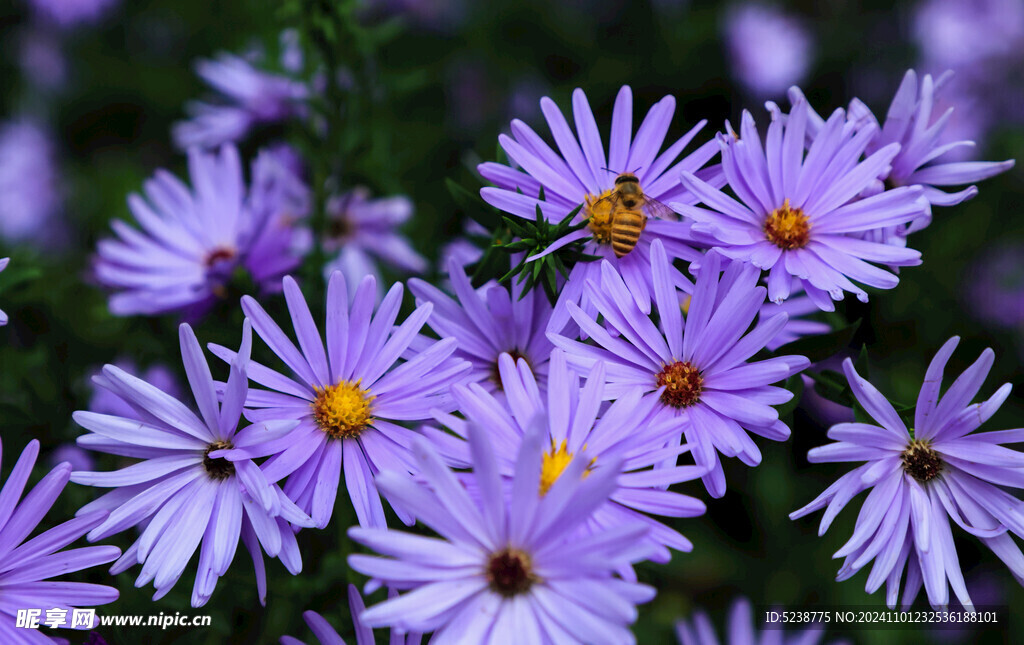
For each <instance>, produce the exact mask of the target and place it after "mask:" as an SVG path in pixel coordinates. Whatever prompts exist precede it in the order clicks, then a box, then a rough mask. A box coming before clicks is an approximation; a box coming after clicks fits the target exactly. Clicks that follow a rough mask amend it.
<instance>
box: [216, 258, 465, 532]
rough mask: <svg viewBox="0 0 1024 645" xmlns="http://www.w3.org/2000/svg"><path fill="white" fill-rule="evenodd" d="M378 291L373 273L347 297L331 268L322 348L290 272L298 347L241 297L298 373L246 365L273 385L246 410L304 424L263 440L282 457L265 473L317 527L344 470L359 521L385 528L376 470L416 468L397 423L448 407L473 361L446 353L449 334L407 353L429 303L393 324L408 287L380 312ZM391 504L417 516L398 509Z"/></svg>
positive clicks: (394, 291)
mask: <svg viewBox="0 0 1024 645" xmlns="http://www.w3.org/2000/svg"><path fill="white" fill-rule="evenodd" d="M376 292H377V285H376V280H375V279H374V278H373V276H366V277H364V278H363V281H362V282H361V283H360V285H359V288H358V289H356V292H355V294H354V296H353V298H352V301H351V302H350V301H349V297H348V288H347V287H346V284H345V279H344V277H343V276H342V275H341V273H338V272H335V273H334V274H333V275H331V278H330V282H329V284H328V288H327V324H326V331H327V343H326V351H325V344H324V341H323V339H322V337H321V335H320V331H319V330H318V328H317V324H316V322H314V320H313V317H312V315H311V314H310V312H309V306H308V305H307V304H306V299H305V297H304V296H303V295H302V292H301V291H300V290H299V286H298V285H297V284H296V282H295V281H294V280H293V279H292V278H291V277H286V278H285V279H284V295H285V299H286V301H287V303H288V311H289V312H290V314H291V321H292V325H293V327H294V328H295V334H296V336H297V337H298V341H299V347H300V348H301V351H300V350H299V349H298V348H296V347H295V345H294V344H293V343H292V341H291V340H290V339H289V338H288V336H287V335H285V333H284V332H283V331H282V330H281V328H280V327H279V326H278V325H277V323H276V322H274V320H273V319H272V318H271V317H270V316H269V315H268V314H267V312H266V311H265V310H264V309H263V307H261V306H260V304H259V303H258V302H256V301H255V300H254V299H253V298H251V297H249V296H245V297H244V298H242V310H243V311H245V314H246V316H248V317H249V319H250V320H252V321H253V328H254V329H255V330H256V333H257V334H259V335H260V338H262V339H263V341H264V342H265V343H266V344H267V345H268V346H269V347H270V349H271V350H273V352H274V353H275V354H276V355H277V356H278V357H279V358H280V359H281V360H282V361H283V362H284V363H285V364H286V365H287V366H288V368H289V369H290V370H291V372H292V373H293V374H294V375H295V376H294V377H288V376H285V375H284V374H281V373H279V372H276V371H274V370H272V369H270V368H268V367H265V366H263V365H260V364H258V363H255V362H250V368H249V377H250V378H252V380H253V381H255V382H256V383H259V384H260V385H263V386H264V387H267V388H269V389H268V390H252V391H250V392H249V397H248V399H247V400H246V406H247V408H249V409H247V410H246V413H245V414H246V417H247V418H248V419H249V420H251V421H255V422H270V421H273V422H280V421H289V420H290V421H296V422H298V425H297V426H296V427H295V429H294V430H293V431H292V432H290V433H288V434H287V435H285V436H283V437H281V438H280V439H279V440H277V441H275V442H271V443H269V444H267V445H266V446H265V449H266V450H267V451H270V452H279V454H275V455H274V456H273V457H271V458H270V459H268V460H267V461H266V463H264V464H263V471H264V474H265V476H266V477H267V479H268V481H272V482H276V481H279V480H281V479H284V478H285V477H288V481H287V483H286V484H285V485H284V490H285V492H286V493H287V494H288V495H289V496H291V498H292V499H293V500H295V502H296V504H298V505H299V507H300V508H302V509H303V510H305V511H306V512H308V513H310V515H311V516H312V517H313V520H314V522H315V524H316V526H317V527H318V528H323V527H325V526H327V523H328V522H329V521H330V519H331V514H332V513H333V512H334V503H335V499H336V497H337V494H338V488H339V481H340V477H341V474H342V473H343V472H344V475H345V484H346V486H347V488H348V494H349V497H350V498H351V500H352V505H353V506H354V507H355V511H356V517H358V519H359V524H360V525H361V526H374V527H376V526H386V522H385V519H384V507H383V505H382V504H381V501H380V496H379V495H378V493H377V489H376V488H375V487H374V484H373V475H374V474H375V473H377V472H379V471H381V470H386V469H403V470H409V471H412V470H414V468H415V462H414V460H413V459H412V456H411V455H410V454H409V446H410V445H411V441H412V439H413V438H414V437H415V436H416V435H417V433H416V432H414V431H412V430H409V429H408V428H404V427H402V426H400V425H398V423H395V422H396V421H399V422H401V421H417V420H425V419H429V418H430V416H431V412H432V411H433V410H434V409H441V410H450V409H452V406H451V396H450V395H449V394H448V387H449V385H450V384H451V382H452V381H453V380H454V379H455V378H456V377H459V376H460V375H461V374H462V372H464V371H465V370H466V369H468V368H469V363H467V362H465V361H462V360H456V359H452V358H450V357H451V355H452V352H454V351H455V344H456V341H455V340H454V339H452V338H448V339H445V340H442V341H438V342H434V343H431V344H430V345H429V347H426V348H424V349H423V351H418V352H415V354H414V355H413V356H411V357H409V356H407V351H406V350H407V349H408V348H409V345H410V343H411V342H412V341H413V338H414V337H415V336H416V334H418V333H419V331H420V329H421V328H422V327H423V324H424V322H426V320H427V317H428V316H429V315H430V312H431V309H432V308H433V307H432V305H430V304H429V303H427V304H425V305H422V306H420V307H418V308H417V309H416V310H415V311H414V312H413V313H412V314H410V315H409V317H408V318H406V320H405V321H404V322H403V323H402V324H401V325H399V326H397V327H396V326H395V320H396V318H397V316H398V310H399V308H400V307H401V304H402V295H403V289H402V284H401V283H397V284H395V285H393V286H392V287H391V289H390V290H389V291H388V293H387V295H386V296H385V297H384V299H383V301H382V302H381V303H380V306H379V307H376V311H374V310H375V307H374V302H375V294H376ZM210 349H211V351H213V353H214V354H216V355H217V356H219V357H220V358H222V359H224V360H233V358H234V352H231V351H230V350H227V349H225V348H223V347H220V346H211V347H210ZM403 357H406V358H407V360H402V358H403ZM270 452H268V453H267V454H270ZM254 456H256V455H255V454H254ZM395 510H396V512H398V514H399V517H401V518H402V519H404V520H406V521H409V522H411V521H412V518H411V517H410V516H409V515H408V514H407V513H405V512H404V511H403V510H402V509H397V508H396V509H395Z"/></svg>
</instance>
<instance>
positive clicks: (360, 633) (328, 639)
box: [281, 584, 423, 645]
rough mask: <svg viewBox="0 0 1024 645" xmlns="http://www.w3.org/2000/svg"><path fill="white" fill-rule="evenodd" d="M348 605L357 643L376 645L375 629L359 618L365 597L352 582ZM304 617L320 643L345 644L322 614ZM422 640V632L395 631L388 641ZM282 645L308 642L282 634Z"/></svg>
mask: <svg viewBox="0 0 1024 645" xmlns="http://www.w3.org/2000/svg"><path fill="white" fill-rule="evenodd" d="M396 595H397V592H395V591H394V590H393V589H391V590H389V591H388V598H394V597H395V596H396ZM348 607H349V611H350V612H352V625H353V627H354V628H355V632H356V645H375V644H376V639H375V638H374V637H373V629H371V628H369V627H367V626H366V625H364V624H363V621H361V620H359V616H360V614H362V613H363V612H364V611H365V610H366V605H364V604H363V598H362V596H360V595H359V590H358V589H356V586H355V585H351V584H350V585H349V586H348ZM302 618H303V619H304V620H305V621H306V624H307V625H309V629H310V630H312V632H313V635H314V636H316V639H317V640H318V641H319V642H320V645H345V641H344V640H342V638H341V636H339V635H338V632H336V631H334V628H333V627H331V624H330V623H328V622H327V621H326V620H325V619H324V617H323V616H321V615H320V614H318V613H316V612H315V611H304V612H302ZM422 640H423V637H422V634H417V633H415V632H413V633H410V634H399V633H397V632H394V631H393V632H392V633H391V638H390V639H389V640H388V643H390V645H420V642H421V641H422ZM281 645H306V644H305V643H303V642H302V641H300V640H299V639H297V638H292V637H291V636H282V637H281Z"/></svg>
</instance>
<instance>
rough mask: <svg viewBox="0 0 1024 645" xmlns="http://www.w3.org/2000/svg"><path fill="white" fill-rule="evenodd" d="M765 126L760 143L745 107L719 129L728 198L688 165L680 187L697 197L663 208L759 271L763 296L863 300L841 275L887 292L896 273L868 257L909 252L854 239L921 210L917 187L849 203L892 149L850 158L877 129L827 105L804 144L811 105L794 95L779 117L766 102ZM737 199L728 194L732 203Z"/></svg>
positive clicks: (884, 258) (884, 165) (910, 261)
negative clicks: (854, 123) (800, 292)
mask: <svg viewBox="0 0 1024 645" xmlns="http://www.w3.org/2000/svg"><path fill="white" fill-rule="evenodd" d="M769 110H770V111H771V114H772V123H771V126H769V128H768V134H767V138H766V140H765V145H764V147H762V144H761V137H760V135H759V134H758V132H757V128H756V126H755V125H754V119H753V117H752V116H751V115H750V113H749V112H746V111H744V112H743V118H742V122H741V127H740V134H739V135H737V134H736V133H735V132H733V130H732V128H731V127H729V132H728V134H724V135H723V134H720V135H719V137H718V141H719V143H720V145H721V146H722V166H723V169H724V170H725V174H726V177H727V178H728V180H729V187H730V188H731V189H732V191H733V193H734V194H735V195H736V198H733V197H730V196H728V195H727V194H725V193H723V192H721V191H719V190H717V189H716V188H714V187H713V186H711V185H709V184H707V183H706V182H704V181H703V180H701V179H700V178H698V177H696V176H694V175H693V174H691V173H689V172H685V171H684V172H683V184H684V185H685V186H687V187H688V188H690V189H691V190H693V191H694V192H695V193H696V194H697V195H698V196H699V198H700V200H701V201H702V202H703V203H704V204H705V206H703V207H694V206H690V205H688V204H685V203H675V204H671V206H672V207H673V208H674V209H675V210H676V211H677V212H679V213H682V214H683V215H686V216H687V217H689V218H691V219H693V220H694V222H695V223H694V224H693V233H694V235H695V236H696V237H697V238H698V239H701V240H704V241H706V242H707V243H709V244H712V245H714V246H713V248H715V249H716V250H718V251H719V252H721V253H722V254H723V255H725V256H726V257H728V258H730V259H733V260H738V261H741V262H750V263H751V264H753V265H754V266H756V267H757V268H758V269H763V270H766V271H768V272H769V273H768V296H769V298H770V299H771V300H772V301H773V302H782V301H783V300H785V299H786V298H788V297H789V296H790V294H791V292H792V291H793V287H794V282H795V283H796V284H797V285H799V286H801V287H803V289H804V291H805V292H806V293H807V295H808V296H809V297H810V298H811V300H813V301H814V303H815V304H816V305H817V306H818V308H819V309H821V310H823V311H833V310H834V309H835V305H834V304H833V302H832V301H833V300H842V299H843V295H844V294H843V292H844V291H849V292H851V293H853V294H855V295H856V296H857V298H858V299H859V300H861V301H862V302H867V299H868V294H867V292H866V291H864V290H863V289H861V288H860V287H859V286H857V285H855V284H854V283H853V282H852V281H851V279H853V280H856V281H858V282H861V283H863V284H865V285H868V286H871V287H876V288H879V289H891V288H893V287H895V286H896V285H897V284H898V283H899V278H898V277H897V276H896V275H894V274H892V273H890V272H888V271H885V270H883V269H880V268H878V267H876V266H873V265H872V264H869V262H879V263H882V264H886V265H889V266H913V265H917V264H920V263H921V254H920V253H919V252H917V251H914V250H912V249H907V248H901V247H897V246H890V245H887V244H880V243H876V242H871V241H868V240H865V239H862V237H863V235H864V233H865V232H867V231H871V230H874V229H880V228H885V227H889V226H903V225H905V224H907V223H909V222H913V221H914V220H917V219H919V218H922V217H930V207H929V204H928V201H927V199H925V197H924V195H923V190H922V188H920V187H918V186H911V187H902V188H894V189H892V190H887V191H885V192H883V193H880V194H877V195H873V196H871V197H866V198H864V199H857V200H854V201H851V200H853V199H854V198H855V197H857V196H858V195H860V194H861V193H862V192H863V191H864V190H865V189H867V188H868V187H869V186H871V185H872V182H874V181H875V179H876V178H877V177H878V176H879V175H881V174H883V173H885V172H886V171H887V169H888V168H889V165H890V162H891V161H892V159H893V158H894V157H895V156H896V154H897V153H898V152H899V150H900V146H899V144H896V143H893V144H890V145H888V146H886V147H884V148H882V149H881V150H879V151H877V152H875V153H874V154H872V155H870V156H869V157H868V158H867V159H865V160H863V161H859V162H858V159H859V158H860V156H861V153H863V151H864V149H865V147H866V146H867V145H868V143H869V142H870V141H871V139H872V137H873V136H874V134H875V132H876V131H877V127H875V126H872V125H866V126H865V127H863V128H861V129H860V130H855V129H854V128H850V127H847V120H846V114H845V112H844V111H843V110H841V109H840V110H836V111H835V112H833V113H832V116H831V117H830V118H829V119H828V121H827V122H826V123H825V124H824V125H823V126H822V128H821V131H820V132H819V133H818V135H817V136H816V137H815V139H814V142H813V143H812V144H811V146H810V148H809V149H807V151H806V156H805V154H804V152H805V141H806V135H807V131H808V122H809V121H810V120H811V118H812V117H811V110H810V108H809V107H808V105H807V102H806V101H805V100H803V98H802V97H798V99H797V100H796V102H795V104H794V105H793V109H792V111H791V112H790V114H789V115H788V117H786V116H784V115H783V114H781V112H780V111H779V109H778V107H777V106H775V105H774V104H769ZM737 198H738V200H737Z"/></svg>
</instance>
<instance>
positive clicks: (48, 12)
mask: <svg viewBox="0 0 1024 645" xmlns="http://www.w3.org/2000/svg"><path fill="white" fill-rule="evenodd" d="M119 1H120V0H29V4H31V5H32V10H33V12H34V13H35V15H36V17H37V18H39V19H41V20H44V21H46V22H49V23H53V24H55V25H57V26H58V27H61V28H65V29H66V28H70V27H74V26H77V25H81V24H86V23H94V22H96V21H97V20H99V19H100V18H102V17H103V14H104V13H106V12H107V11H109V10H110V9H111V7H113V6H114V5H116V4H118V2H119Z"/></svg>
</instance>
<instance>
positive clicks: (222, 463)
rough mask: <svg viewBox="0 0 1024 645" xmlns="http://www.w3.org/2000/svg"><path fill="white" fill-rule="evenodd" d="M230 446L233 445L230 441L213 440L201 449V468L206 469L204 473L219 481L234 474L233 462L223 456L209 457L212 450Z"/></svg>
mask: <svg viewBox="0 0 1024 645" xmlns="http://www.w3.org/2000/svg"><path fill="white" fill-rule="evenodd" d="M231 448H234V446H233V445H231V442H230V441H214V442H213V443H211V444H210V445H208V446H206V450H205V451H203V468H205V469H206V474H207V475H209V476H210V479H215V480H217V481H221V480H224V479H227V478H228V477H231V476H232V475H234V474H235V465H234V464H233V463H231V462H230V461H228V460H227V459H224V458H223V457H218V458H216V459H214V458H212V457H210V453H211V452H213V451H214V450H230V449H231Z"/></svg>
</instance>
